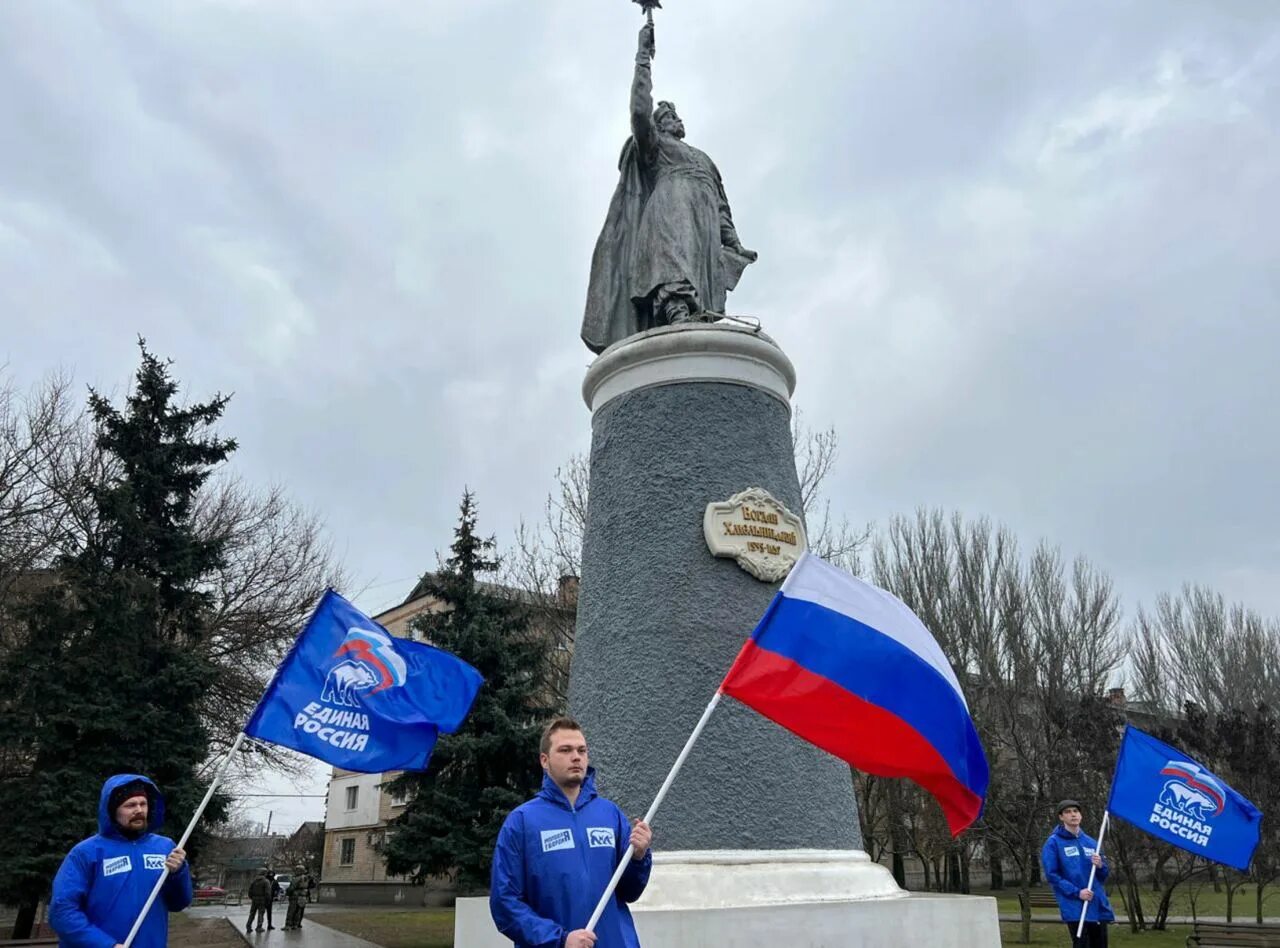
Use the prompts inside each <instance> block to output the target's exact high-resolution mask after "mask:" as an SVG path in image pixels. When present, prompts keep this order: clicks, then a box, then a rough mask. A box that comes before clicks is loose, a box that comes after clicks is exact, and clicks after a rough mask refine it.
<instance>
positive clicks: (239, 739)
mask: <svg viewBox="0 0 1280 948" xmlns="http://www.w3.org/2000/svg"><path fill="white" fill-rule="evenodd" d="M243 742H244V731H241V732H240V733H239V734H237V735H236V739H235V743H233V744H232V745H231V750H229V751H227V756H226V757H225V758H223V761H222V764H221V765H220V766H219V767H218V771H217V773H215V774H214V775H213V781H212V782H211V783H210V784H209V789H208V790H206V791H205V794H204V799H203V800H201V801H200V805H199V806H198V807H196V812H195V814H194V815H193V816H192V817H191V822H190V823H188V824H187V829H186V832H184V833H183V834H182V838H181V839H180V840H178V845H177V846H175V847H174V849H182V847H184V846H186V845H187V840H188V839H189V838H190V836H191V832H192V830H194V829H195V828H196V824H197V823H198V822H200V817H201V816H203V815H204V809H205V807H207V806H208V805H209V801H210V800H212V799H213V793H214V791H215V790H217V789H218V784H220V783H221V782H222V777H223V775H224V774H226V772H227V768H228V767H229V766H230V765H231V760H232V758H234V757H235V756H236V751H238V750H239V749H240V745H241V743H243ZM168 878H169V867H168V866H167V865H166V866H165V867H164V869H163V870H162V871H161V873H160V878H159V879H157V880H156V884H155V886H154V887H153V888H152V889H151V894H150V895H149V896H147V903H146V905H144V906H142V911H141V912H139V913H138V918H137V920H136V921H134V923H133V928H131V929H129V937H128V938H126V939H125V940H124V948H129V946H130V945H132V944H133V940H134V939H135V938H136V937H138V929H140V928H141V927H142V921H143V919H145V918H146V917H147V913H148V912H150V911H151V906H152V905H154V904H155V901H156V896H158V895H159V894H160V889H161V888H162V887H163V886H164V883H165V880H166V879H168Z"/></svg>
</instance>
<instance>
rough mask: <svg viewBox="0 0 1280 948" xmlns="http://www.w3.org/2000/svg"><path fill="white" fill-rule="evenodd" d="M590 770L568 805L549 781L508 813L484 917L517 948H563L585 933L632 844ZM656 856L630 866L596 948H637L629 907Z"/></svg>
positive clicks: (606, 911)
mask: <svg viewBox="0 0 1280 948" xmlns="http://www.w3.org/2000/svg"><path fill="white" fill-rule="evenodd" d="M595 774H596V771H595V768H594V767H589V768H587V777H586V779H585V780H584V781H583V782H582V789H581V790H580V791H579V792H578V799H577V802H576V805H573V806H571V805H570V804H569V798H568V797H566V796H565V795H564V793H563V791H561V789H560V788H559V787H558V786H556V784H555V781H554V780H552V779H551V777H550V776H544V777H543V778H542V789H541V790H540V791H539V792H538V795H537V796H536V797H534V798H533V799H532V800H530V801H529V802H528V803H523V804H521V805H520V806H518V807H516V808H515V809H514V810H512V811H511V813H510V815H509V816H508V817H507V819H506V822H505V823H503V824H502V832H500V833H499V834H498V845H497V847H496V848H495V849H494V851H493V877H492V884H491V885H490V888H489V911H490V912H491V913H492V915H493V921H494V924H496V925H497V926H498V931H500V932H502V934H504V935H506V936H507V937H508V938H510V939H511V940H512V941H514V942H515V943H516V945H517V946H518V948H560V946H561V945H563V944H564V942H565V937H566V936H567V935H568V934H569V932H571V931H575V930H576V929H579V928H582V927H583V926H584V925H586V924H587V922H588V921H589V920H590V918H591V913H592V912H593V911H595V907H596V903H597V902H599V901H600V896H602V895H604V890H605V888H606V887H607V886H608V885H609V880H610V879H611V878H612V877H613V873H614V870H615V869H617V867H618V860H619V859H621V858H622V854H623V853H625V852H626V850H627V845H628V844H629V843H630V842H631V824H630V823H629V822H627V818H626V816H625V815H624V814H623V812H622V810H620V809H619V808H618V806H617V804H615V803H613V802H612V801H610V800H606V799H605V798H604V797H602V796H599V795H598V794H597V793H596V781H595ZM652 866H653V853H652V852H647V853H645V855H644V858H643V859H640V860H634V859H633V860H632V861H631V863H630V864H629V865H628V866H627V868H626V870H625V871H624V872H623V873H622V878H621V879H620V880H619V882H618V888H617V889H616V890H615V891H614V896H613V898H612V899H610V900H609V903H608V904H607V905H606V906H605V909H604V913H603V914H602V915H601V916H600V921H599V923H598V924H597V925H596V929H595V931H596V935H597V936H598V938H599V940H598V941H597V942H596V948H639V945H640V940H639V939H638V938H637V937H636V926H635V923H634V922H633V921H632V920H631V910H630V909H628V908H627V903H629V902H634V901H635V900H636V899H638V898H640V895H641V894H642V893H643V892H644V887H645V885H646V884H647V883H648V882H649V870H650V869H651V868H652Z"/></svg>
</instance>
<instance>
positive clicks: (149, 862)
mask: <svg viewBox="0 0 1280 948" xmlns="http://www.w3.org/2000/svg"><path fill="white" fill-rule="evenodd" d="M142 868H143V869H156V870H160V869H163V868H164V856H162V855H160V853H146V854H145V855H143V857H142Z"/></svg>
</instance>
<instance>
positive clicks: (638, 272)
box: [582, 0, 757, 352]
mask: <svg viewBox="0 0 1280 948" xmlns="http://www.w3.org/2000/svg"><path fill="white" fill-rule="evenodd" d="M638 2H641V3H643V0H638ZM653 5H656V4H653ZM653 5H647V6H646V7H645V12H646V13H649V14H650V17H651V7H652V6H653ZM653 55H654V36H653V22H652V19H650V21H649V22H648V23H646V24H645V26H644V28H643V29H641V30H640V42H639V49H638V51H637V53H636V71H635V79H634V81H633V82H632V86H631V133H632V135H631V138H629V139H627V143H626V144H625V145H624V146H623V148H622V157H621V159H620V160H619V162H618V167H619V170H620V171H621V178H620V180H619V182H618V188H617V190H616V191H615V192H614V195H613V201H612V202H611V203H610V205H609V214H608V216H607V217H606V218H605V222H604V228H603V229H602V230H601V232H600V238H599V240H597V241H596V249H595V255H594V256H593V257H592V260H591V282H590V284H589V286H588V288H587V307H586V313H585V315H584V316H583V320H582V340H583V342H585V343H586V344H587V347H588V348H589V349H591V350H592V351H594V352H602V351H603V350H604V349H605V348H606V347H608V346H610V345H612V344H613V343H615V342H617V341H619V340H620V339H625V338H627V337H628V336H631V335H634V334H635V333H638V332H643V331H645V330H646V329H652V328H654V327H656V326H666V325H674V324H679V323H689V322H709V321H712V320H715V319H718V318H720V316H722V315H723V313H724V305H725V295H726V293H727V292H728V291H729V290H732V289H733V288H734V287H735V286H736V285H737V283H738V278H739V277H741V276H742V271H743V270H744V269H746V267H747V265H748V264H750V263H752V262H753V261H755V259H756V256H757V254H756V252H755V251H754V250H747V249H746V248H745V247H743V246H742V242H741V241H740V240H739V239H738V232H737V230H736V229H735V228H734V226H733V215H732V214H731V213H730V211H729V201H728V199H727V198H726V197H725V194H724V186H723V185H722V184H721V182H720V172H719V171H718V170H717V169H716V166H715V164H714V163H713V162H712V161H711V159H710V158H708V157H707V155H706V154H704V153H703V152H701V151H699V150H698V149H697V148H694V147H693V146H692V145H687V144H685V141H684V123H683V122H682V121H681V120H680V116H679V115H678V114H677V113H676V108H675V106H674V105H673V104H672V103H670V102H659V103H658V106H657V108H656V109H654V105H653V78H652V76H651V74H650V63H651V62H652V61H653Z"/></svg>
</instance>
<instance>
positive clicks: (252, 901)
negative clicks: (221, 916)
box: [244, 869, 271, 933]
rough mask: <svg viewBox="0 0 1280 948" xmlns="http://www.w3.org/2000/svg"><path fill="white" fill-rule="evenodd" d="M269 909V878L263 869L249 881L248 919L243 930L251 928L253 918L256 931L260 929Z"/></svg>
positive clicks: (247, 930)
mask: <svg viewBox="0 0 1280 948" xmlns="http://www.w3.org/2000/svg"><path fill="white" fill-rule="evenodd" d="M270 911H271V879H270V878H269V877H268V875H267V870H265V869H263V870H262V871H261V872H260V873H258V877H257V878H256V879H254V880H253V881H252V882H250V883H249V921H248V922H246V923H245V926H244V930H245V932H246V933H247V932H249V931H252V930H253V922H254V919H257V922H258V931H262V923H263V922H264V921H266V919H267V917H268V913H269V912H270Z"/></svg>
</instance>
